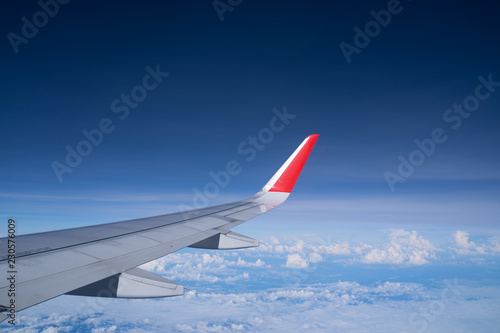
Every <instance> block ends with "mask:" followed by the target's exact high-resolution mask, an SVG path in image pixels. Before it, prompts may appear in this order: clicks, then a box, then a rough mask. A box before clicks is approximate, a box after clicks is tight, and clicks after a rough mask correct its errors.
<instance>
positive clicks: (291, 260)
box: [285, 253, 309, 268]
mask: <svg viewBox="0 0 500 333" xmlns="http://www.w3.org/2000/svg"><path fill="white" fill-rule="evenodd" d="M308 266H309V263H308V262H307V260H306V259H305V258H304V257H302V256H301V255H300V254H298V253H293V254H289V255H288V256H287V258H286V264H285V267H288V268H306V267H308Z"/></svg>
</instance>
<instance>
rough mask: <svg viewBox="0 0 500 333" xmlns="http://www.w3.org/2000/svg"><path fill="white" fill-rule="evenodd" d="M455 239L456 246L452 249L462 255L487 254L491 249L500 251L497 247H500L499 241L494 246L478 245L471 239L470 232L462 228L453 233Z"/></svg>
mask: <svg viewBox="0 0 500 333" xmlns="http://www.w3.org/2000/svg"><path fill="white" fill-rule="evenodd" d="M453 240H454V241H455V246H456V247H452V249H453V250H455V251H456V252H457V253H458V254H460V255H476V254H479V255H482V254H487V253H488V252H489V251H492V252H498V250H497V249H498V248H499V247H500V245H499V244H498V243H496V244H494V245H493V246H488V245H486V244H482V245H476V243H474V242H472V241H469V233H468V232H466V231H462V230H457V231H455V232H454V233H453Z"/></svg>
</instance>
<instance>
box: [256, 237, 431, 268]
mask: <svg viewBox="0 0 500 333" xmlns="http://www.w3.org/2000/svg"><path fill="white" fill-rule="evenodd" d="M252 251H257V252H260V253H272V254H274V255H276V256H278V257H279V256H280V255H284V256H285V258H286V263H285V265H284V266H285V267H288V268H307V267H309V266H310V264H311V263H319V262H322V261H329V260H336V261H338V262H343V263H345V264H391V265H406V266H412V265H424V264H428V263H429V262H430V261H431V260H434V259H436V258H437V256H436V252H438V251H440V249H439V248H437V247H436V246H434V245H433V244H432V243H431V242H430V241H428V240H426V239H424V238H423V236H421V235H418V233H417V232H416V231H406V230H402V229H398V230H391V231H390V232H389V234H388V239H387V241H386V242H384V243H380V244H365V243H360V244H349V242H347V241H331V240H324V239H320V238H318V239H316V240H314V241H312V242H305V241H303V240H297V241H295V243H294V244H291V245H281V244H279V242H277V240H276V239H275V240H274V242H273V243H272V244H265V245H263V246H261V247H260V248H257V249H254V250H252Z"/></svg>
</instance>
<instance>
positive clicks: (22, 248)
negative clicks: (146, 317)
mask: <svg viewBox="0 0 500 333" xmlns="http://www.w3.org/2000/svg"><path fill="white" fill-rule="evenodd" d="M317 138H318V135H317V134H314V135H310V136H308V137H307V138H306V139H305V140H304V141H303V142H302V144H301V145H300V146H299V147H298V148H297V149H296V150H295V152H294V153H293V154H292V155H291V156H290V157H289V158H288V160H287V161H286V162H285V164H283V166H282V167H281V168H280V169H279V170H278V172H276V174H275V175H274V176H273V177H272V178H271V180H269V182H268V183H267V184H266V185H265V186H264V187H263V188H262V190H260V191H259V192H258V193H256V194H255V195H254V196H252V197H251V198H249V199H246V200H242V201H237V202H233V203H229V204H225V205H220V206H214V207H208V208H203V209H197V210H192V211H188V212H181V213H175V214H168V215H161V216H154V217H148V218H143V219H136V220H130V221H123V222H115V223H107V224H101V225H96V226H89V227H81V228H74V229H67V230H58V231H50V232H42V233H37V234H30V235H22V236H17V237H15V239H14V240H15V249H16V253H15V256H16V258H15V263H14V265H13V266H11V264H12V260H11V261H10V262H9V257H8V254H9V253H8V252H7V243H8V238H1V239H0V249H1V250H0V251H1V253H2V254H3V255H2V256H0V272H5V274H4V275H3V276H2V278H1V279H0V312H1V313H0V321H3V320H5V319H6V318H8V317H9V315H11V314H13V313H16V312H18V311H20V310H23V309H26V308H28V307H30V306H33V305H35V304H38V303H41V302H44V301H47V300H49V299H51V298H54V297H57V296H59V295H62V294H71V295H83V296H96V297H122V298H153V297H169V296H177V295H182V294H183V293H184V287H183V286H181V285H179V284H177V283H175V282H172V281H169V280H167V279H165V278H163V277H161V276H159V275H156V274H153V273H150V272H147V271H144V270H142V269H139V268H137V266H140V265H142V264H144V263H147V262H149V261H151V260H154V259H157V258H160V257H162V256H165V255H167V254H169V253H172V252H175V251H177V250H180V249H182V248H185V247H194V248H205V249H238V248H247V247H254V246H258V245H259V242H258V241H256V240H254V239H251V238H249V237H246V236H243V235H240V234H237V233H235V232H232V231H230V229H231V228H233V227H235V226H237V225H239V224H241V223H243V222H245V221H248V220H250V219H251V218H254V217H255V216H257V215H260V214H262V213H265V212H267V211H269V210H271V209H273V208H274V207H276V206H278V205H280V204H281V203H283V202H284V201H285V200H286V199H287V197H288V195H289V194H290V192H291V191H292V189H293V186H294V185H295V182H296V180H297V178H298V176H299V174H300V172H301V171H302V168H303V166H304V164H305V162H306V160H307V158H308V156H309V153H310V152H311V150H312V148H313V146H314V144H315V142H316V139H317ZM11 259H12V257H11ZM12 268H14V269H12ZM4 276H6V277H7V279H6V278H5V277H4ZM12 277H13V278H12ZM12 293H14V295H13V294H12ZM12 304H14V305H12Z"/></svg>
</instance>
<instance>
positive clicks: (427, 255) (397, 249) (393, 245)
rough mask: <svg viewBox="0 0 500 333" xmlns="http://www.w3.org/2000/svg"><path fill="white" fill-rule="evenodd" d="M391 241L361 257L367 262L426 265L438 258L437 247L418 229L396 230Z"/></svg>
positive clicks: (392, 233)
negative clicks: (420, 233) (420, 234)
mask: <svg viewBox="0 0 500 333" xmlns="http://www.w3.org/2000/svg"><path fill="white" fill-rule="evenodd" d="M389 238H390V239H389V242H388V243H386V244H383V245H381V246H377V247H374V248H372V249H370V250H368V251H367V252H366V253H364V254H363V255H362V256H361V258H360V259H359V260H360V261H361V262H363V263H365V264H398V265H401V264H405V265H424V264H427V263H429V261H428V260H427V259H436V254H435V251H436V250H437V248H436V247H435V246H434V245H432V244H431V242H429V241H428V240H425V239H424V238H423V237H422V236H419V235H417V232H416V231H412V232H408V231H405V230H394V231H392V232H391V234H390V236H389Z"/></svg>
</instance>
